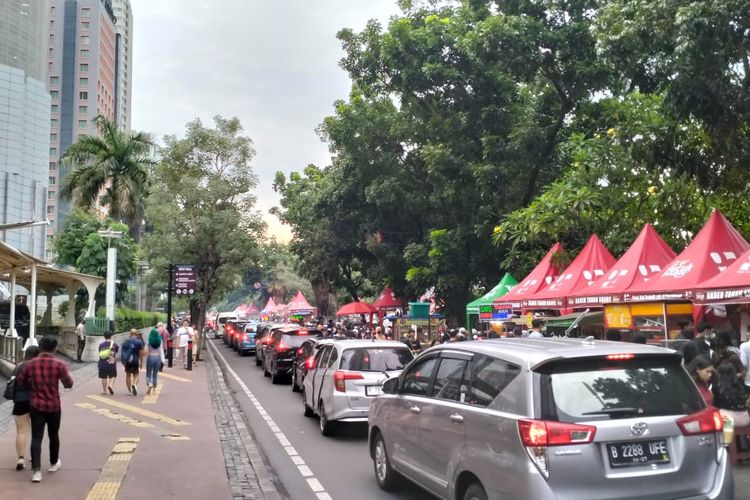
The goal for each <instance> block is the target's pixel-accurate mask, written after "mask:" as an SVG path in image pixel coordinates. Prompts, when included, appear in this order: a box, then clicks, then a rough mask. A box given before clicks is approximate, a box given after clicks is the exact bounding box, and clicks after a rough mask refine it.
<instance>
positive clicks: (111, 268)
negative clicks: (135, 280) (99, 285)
mask: <svg viewBox="0 0 750 500" xmlns="http://www.w3.org/2000/svg"><path fill="white" fill-rule="evenodd" d="M97 233H98V234H99V236H101V237H102V238H107V293H106V298H105V300H104V305H105V310H106V314H107V319H108V320H109V329H110V331H112V330H114V327H115V281H116V280H117V247H113V246H112V239H118V238H121V237H122V231H113V230H111V229H101V230H99V231H97ZM112 333H114V331H112Z"/></svg>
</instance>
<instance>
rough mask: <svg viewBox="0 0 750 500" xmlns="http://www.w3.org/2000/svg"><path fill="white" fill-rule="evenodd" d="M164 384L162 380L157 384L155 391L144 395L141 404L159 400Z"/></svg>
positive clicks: (151, 403)
mask: <svg viewBox="0 0 750 500" xmlns="http://www.w3.org/2000/svg"><path fill="white" fill-rule="evenodd" d="M162 385H163V384H162V383H161V382H160V383H158V384H156V387H155V388H154V390H153V391H151V394H149V395H148V396H143V399H142V400H141V404H144V405H153V404H156V401H158V400H159V394H161V388H162Z"/></svg>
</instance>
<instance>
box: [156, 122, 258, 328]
mask: <svg viewBox="0 0 750 500" xmlns="http://www.w3.org/2000/svg"><path fill="white" fill-rule="evenodd" d="M242 132H243V129H242V125H241V124H240V121H239V120H238V119H237V118H230V119H225V118H222V117H220V116H217V117H215V118H214V126H213V127H206V126H204V125H203V123H202V122H201V121H200V120H198V119H196V120H194V121H192V122H190V123H188V124H187V131H186V135H185V137H184V138H177V137H175V136H168V137H165V139H164V141H165V146H164V148H163V149H162V159H161V162H160V164H159V165H158V166H157V167H156V169H155V171H154V175H153V181H152V188H151V193H150V195H149V197H148V199H147V202H146V220H147V221H148V229H149V231H148V233H147V234H146V235H145V238H144V248H145V253H146V255H147V256H148V259H149V261H150V262H151V265H152V267H153V268H154V269H157V270H160V271H161V273H160V274H161V275H162V276H165V277H166V269H167V265H168V264H170V263H172V264H192V265H194V266H195V268H196V271H197V276H198V290H197V292H196V294H195V296H193V297H192V298H191V300H190V310H191V316H192V318H194V321H195V322H196V323H197V324H199V325H200V326H202V325H203V323H204V321H205V313H206V310H207V305H208V304H209V303H212V302H213V301H215V300H218V299H219V298H220V295H221V294H223V293H225V292H228V291H230V290H233V289H235V288H237V287H239V286H241V282H242V278H243V276H244V273H245V272H246V270H247V269H248V268H251V267H256V266H257V265H258V263H259V251H260V242H261V239H262V238H263V234H264V225H263V223H262V221H261V218H260V216H259V214H258V213H257V212H256V211H255V210H254V205H255V197H254V196H253V195H252V194H251V190H252V189H253V188H254V187H255V186H256V184H257V180H256V177H255V174H254V173H253V170H252V168H251V166H250V161H251V159H252V157H253V154H254V152H253V149H252V142H251V140H250V139H249V138H248V137H245V136H243V135H242ZM157 272H158V271H157ZM163 285H164V286H166V280H165V281H163Z"/></svg>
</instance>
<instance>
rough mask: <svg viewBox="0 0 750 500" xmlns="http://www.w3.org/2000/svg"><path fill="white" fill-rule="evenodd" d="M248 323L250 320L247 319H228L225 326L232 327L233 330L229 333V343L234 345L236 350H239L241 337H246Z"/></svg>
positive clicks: (233, 347)
mask: <svg viewBox="0 0 750 500" xmlns="http://www.w3.org/2000/svg"><path fill="white" fill-rule="evenodd" d="M247 324H248V322H247V321H245V320H234V321H227V325H226V327H225V328H227V329H230V332H231V333H230V335H229V345H230V346H232V349H234V350H235V351H238V350H239V345H240V337H243V338H244V334H245V325H247Z"/></svg>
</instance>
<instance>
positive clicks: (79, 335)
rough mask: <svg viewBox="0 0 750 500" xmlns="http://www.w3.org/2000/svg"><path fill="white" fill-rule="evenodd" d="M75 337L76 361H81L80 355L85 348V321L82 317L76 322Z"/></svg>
mask: <svg viewBox="0 0 750 500" xmlns="http://www.w3.org/2000/svg"><path fill="white" fill-rule="evenodd" d="M76 339H77V341H78V349H77V350H76V361H78V362H79V363H82V362H83V361H82V360H81V356H83V350H84V349H85V348H86V323H85V321H84V319H83V318H81V321H79V322H78V326H77V327H76Z"/></svg>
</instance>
